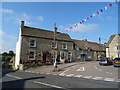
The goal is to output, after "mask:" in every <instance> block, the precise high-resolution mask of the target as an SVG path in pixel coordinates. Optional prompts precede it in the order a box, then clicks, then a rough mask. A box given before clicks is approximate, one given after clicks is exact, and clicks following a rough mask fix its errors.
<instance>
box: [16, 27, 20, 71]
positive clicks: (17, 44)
mask: <svg viewBox="0 0 120 90" xmlns="http://www.w3.org/2000/svg"><path fill="white" fill-rule="evenodd" d="M20 53H21V28H20V32H19V37H18V42H17V43H16V56H15V69H18V66H19V64H20Z"/></svg>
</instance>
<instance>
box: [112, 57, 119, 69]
mask: <svg viewBox="0 0 120 90" xmlns="http://www.w3.org/2000/svg"><path fill="white" fill-rule="evenodd" d="M113 65H114V67H116V66H120V58H115V59H114V60H113Z"/></svg>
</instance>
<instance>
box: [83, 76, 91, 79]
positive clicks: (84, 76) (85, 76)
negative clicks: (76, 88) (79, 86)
mask: <svg viewBox="0 0 120 90" xmlns="http://www.w3.org/2000/svg"><path fill="white" fill-rule="evenodd" d="M83 78H87V79H89V78H92V76H84V77H83Z"/></svg>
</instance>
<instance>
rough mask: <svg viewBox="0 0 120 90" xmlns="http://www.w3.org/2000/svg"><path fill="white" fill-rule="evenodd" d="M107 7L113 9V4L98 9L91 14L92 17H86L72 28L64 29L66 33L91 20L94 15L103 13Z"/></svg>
mask: <svg viewBox="0 0 120 90" xmlns="http://www.w3.org/2000/svg"><path fill="white" fill-rule="evenodd" d="M116 3H118V2H117V1H116ZM109 7H113V4H112V3H109V5H107V6H105V7H104V8H102V9H100V10H99V11H97V12H95V13H93V14H92V15H90V16H88V17H87V18H85V19H83V20H81V21H80V22H79V23H77V24H74V25H73V26H72V27H70V28H68V29H66V31H69V30H72V29H73V28H75V27H77V26H79V25H81V24H83V23H85V22H86V21H87V20H89V19H92V18H93V17H95V16H96V15H99V14H101V13H103V12H104V11H105V10H108V8H109Z"/></svg>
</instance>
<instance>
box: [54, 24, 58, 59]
mask: <svg viewBox="0 0 120 90" xmlns="http://www.w3.org/2000/svg"><path fill="white" fill-rule="evenodd" d="M56 33H57V27H56V23H55V24H54V60H55V61H56V57H55V47H56V41H55V39H56Z"/></svg>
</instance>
